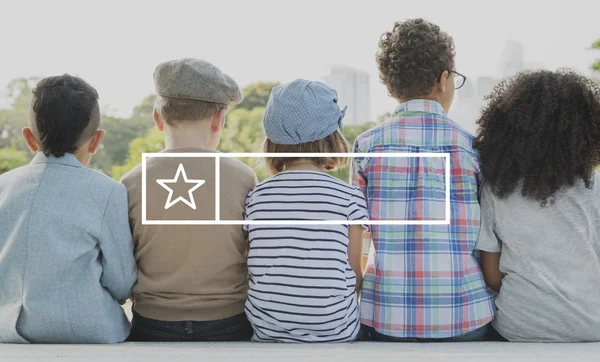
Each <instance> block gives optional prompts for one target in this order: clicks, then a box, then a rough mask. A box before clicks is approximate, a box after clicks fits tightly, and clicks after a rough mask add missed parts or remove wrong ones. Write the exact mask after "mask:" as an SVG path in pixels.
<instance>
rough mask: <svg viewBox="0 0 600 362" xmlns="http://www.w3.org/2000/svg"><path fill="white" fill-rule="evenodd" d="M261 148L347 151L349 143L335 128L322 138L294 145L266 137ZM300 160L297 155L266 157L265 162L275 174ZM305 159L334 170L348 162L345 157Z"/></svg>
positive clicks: (267, 151)
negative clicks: (279, 142) (283, 143)
mask: <svg viewBox="0 0 600 362" xmlns="http://www.w3.org/2000/svg"><path fill="white" fill-rule="evenodd" d="M263 149H264V152H265V153H349V152H350V145H349V144H348V141H347V140H346V137H344V135H343V134H342V132H340V130H339V129H337V130H336V131H335V132H333V133H332V134H330V135H329V136H327V137H325V138H323V139H320V140H316V141H313V142H308V143H300V144H296V145H282V144H277V143H275V142H273V141H271V140H270V139H268V138H267V139H265V141H264V145H263ZM301 160H302V159H301V158H298V157H267V158H266V159H265V163H266V165H267V168H268V169H269V171H270V172H271V173H272V174H277V173H279V172H282V171H285V170H286V169H287V168H288V167H289V166H290V165H292V164H294V163H296V162H298V161H301ZM307 160H310V161H311V162H312V163H313V164H314V165H315V166H317V167H319V168H321V169H323V170H326V171H334V170H337V169H338V168H341V167H343V166H345V165H346V164H348V158H346V157H311V158H308V159H307Z"/></svg>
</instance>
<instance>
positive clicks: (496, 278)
mask: <svg viewBox="0 0 600 362" xmlns="http://www.w3.org/2000/svg"><path fill="white" fill-rule="evenodd" d="M481 269H482V271H483V278H484V279H485V284H487V286H488V287H490V288H492V289H493V290H494V291H495V292H496V293H500V287H502V273H501V272H500V253H492V252H489V251H482V252H481Z"/></svg>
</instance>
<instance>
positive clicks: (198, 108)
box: [154, 96, 228, 126]
mask: <svg viewBox="0 0 600 362" xmlns="http://www.w3.org/2000/svg"><path fill="white" fill-rule="evenodd" d="M227 106H228V105H227V104H220V103H212V102H205V101H199V100H195V99H180V98H171V97H164V96H158V97H156V102H155V104H154V109H156V112H157V113H158V115H159V116H160V118H161V119H162V121H163V122H166V123H167V124H169V125H171V126H177V122H182V121H201V120H205V119H211V118H212V117H214V116H215V114H217V113H219V111H221V110H223V109H226V108H227Z"/></svg>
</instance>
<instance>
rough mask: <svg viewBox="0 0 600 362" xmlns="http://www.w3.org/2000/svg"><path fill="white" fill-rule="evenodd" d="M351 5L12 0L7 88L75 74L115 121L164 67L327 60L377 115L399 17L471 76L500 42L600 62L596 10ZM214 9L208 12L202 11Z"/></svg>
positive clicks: (256, 77)
mask: <svg viewBox="0 0 600 362" xmlns="http://www.w3.org/2000/svg"><path fill="white" fill-rule="evenodd" d="M346 5H347V4H346V3H345V2H344V1H342V0H328V1H317V0H307V1H306V2H305V3H302V4H282V3H281V2H278V1H274V0H256V1H254V2H244V1H231V2H228V3H226V4H221V3H218V2H214V3H211V4H210V6H208V5H203V4H201V3H198V2H191V1H177V0H174V1H172V2H169V3H168V4H167V3H163V2H159V1H144V2H142V1H135V0H132V1H127V2H118V1H115V0H106V1H105V2H103V3H102V5H101V6H96V7H94V8H93V9H88V8H87V7H86V6H84V4H82V3H80V2H77V1H69V0H55V1H52V2H45V1H34V0H14V1H11V0H7V1H3V2H2V3H1V4H0V8H1V10H2V11H0V31H2V32H3V33H4V34H10V36H7V37H4V38H3V39H2V42H1V43H0V44H2V46H3V48H4V49H7V50H8V51H7V52H6V56H4V57H3V67H0V85H2V87H0V88H4V86H6V84H8V82H9V81H10V80H12V79H15V78H19V77H30V76H42V77H43V76H50V75H57V74H62V73H70V74H74V75H79V76H81V77H83V78H84V79H86V80H87V81H88V82H90V84H92V85H93V86H94V87H96V89H97V90H98V92H99V93H100V102H101V105H102V107H103V108H104V109H107V110H108V113H109V114H112V115H116V116H120V117H128V116H129V115H130V114H131V112H132V110H133V108H134V106H135V105H137V104H139V103H140V102H141V100H142V99H143V98H144V97H145V96H147V95H149V94H151V93H153V88H154V87H153V81H152V73H153V71H154V68H155V67H156V65H157V64H159V63H160V62H163V61H166V60H171V59H176V58H182V57H195V58H201V59H205V60H208V61H210V62H212V63H214V64H215V65H217V66H219V67H220V68H221V69H222V70H223V71H224V72H225V73H227V74H229V75H231V76H232V77H233V78H234V79H235V80H236V81H237V82H238V84H239V85H240V86H241V87H244V86H247V85H249V84H251V83H255V82H258V81H280V82H288V81H291V80H293V79H296V78H305V79H311V80H319V79H322V77H323V76H324V75H325V74H326V70H327V69H326V65H327V64H344V65H346V66H349V67H352V68H355V69H361V70H364V71H366V72H368V74H369V76H370V80H369V83H370V87H369V88H370V117H369V118H371V119H376V118H377V117H378V116H379V115H381V114H383V113H386V112H392V111H393V109H394V107H395V103H396V102H395V101H394V100H393V99H391V98H390V97H388V95H387V90H386V89H385V86H383V85H382V84H381V83H380V82H379V79H378V72H377V66H376V62H375V53H376V51H377V41H378V40H379V39H380V37H381V34H382V33H383V32H385V31H388V30H390V29H391V28H392V26H393V24H394V22H395V21H399V20H403V19H407V18H414V17H419V16H420V17H424V18H426V19H427V20H429V21H432V22H434V23H436V24H438V25H440V27H441V28H442V30H444V31H446V32H448V33H449V34H451V35H452V36H453V38H454V40H455V43H456V53H457V56H456V64H457V71H459V72H461V73H462V74H465V75H466V76H467V77H468V78H469V79H476V78H478V77H492V78H494V79H496V78H499V77H500V76H501V74H498V71H497V68H498V67H497V65H498V64H497V63H498V61H499V59H500V58H501V52H502V45H503V44H504V43H505V42H506V41H508V40H511V39H513V40H514V41H517V42H519V43H521V44H522V47H523V53H524V64H525V66H526V67H530V66H534V67H544V68H548V69H556V68H561V67H569V68H574V69H575V70H577V71H579V72H581V73H584V74H585V75H591V74H592V72H591V70H590V69H589V67H590V65H591V64H592V62H593V61H594V59H596V58H598V57H600V55H599V54H598V53H597V52H593V51H590V50H588V48H589V47H590V46H591V44H592V43H593V42H594V41H595V40H597V39H598V38H600V30H598V27H597V20H596V15H595V14H598V13H600V2H592V1H586V0H569V1H567V0H549V1H546V2H544V6H543V9H542V10H543V11H542V10H540V6H539V3H538V2H536V1H519V0H507V1H505V2H503V4H502V6H497V7H494V9H493V12H494V16H489V15H490V10H489V9H490V7H489V5H490V2H489V1H477V0H456V1H455V3H454V4H453V6H447V2H445V1H443V0H431V1H430V2H428V3H427V4H425V3H421V2H402V3H398V2H395V1H385V0H373V1H370V2H368V3H360V4H358V5H356V6H351V7H349V6H346ZM207 7H208V8H210V9H209V10H210V14H211V15H210V16H207V15H202V14H206V10H207ZM315 8H318V9H319V11H314V10H313V9H315ZM32 9H35V10H36V11H32ZM182 9H185V11H182ZM215 14H216V15H215ZM25 15H26V17H25ZM24 18H26V19H27V25H26V26H24V25H23V19H24ZM357 24H360V26H357ZM461 91H462V90H459V91H458V93H460V92H461ZM3 105H4V106H6V103H4V104H3Z"/></svg>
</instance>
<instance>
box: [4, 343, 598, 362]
mask: <svg viewBox="0 0 600 362" xmlns="http://www.w3.org/2000/svg"><path fill="white" fill-rule="evenodd" d="M599 360H600V343H587V344H528V343H527V344H526V343H500V342H486V343H434V344H413V343H405V344H392V343H376V342H361V343H351V344H328V345H326V344H311V345H306V344H304V345H289V344H260V343H123V344H119V345H110V346H97V345H6V344H5V345H2V344H0V361H2V362H9V361H19V362H30V361H31V362H33V361H42V362H46V361H85V362H96V361H111V362H112V361H115V362H136V361H140V362H142V361H143V362H153V361H168V362H182V361H219V362H223V361H244V362H245V361H251V362H253V361H257V362H268V361H277V362H294V361H341V362H350V361H364V362H383V361H393V362H412V361H423V362H425V361H427V362H434V361H446V362H454V361H455V362H471V361H473V362H475V361H476V362H497V361H498V362H499V361H536V362H537V361H540V362H542V361H543V362H551V361H557V362H558V361H560V362H563V361H594V362H596V361H599Z"/></svg>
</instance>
